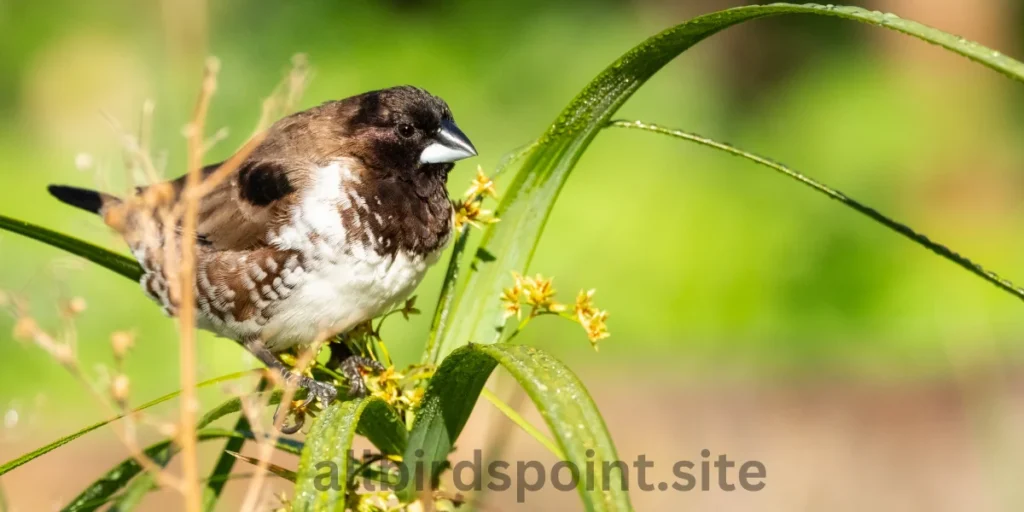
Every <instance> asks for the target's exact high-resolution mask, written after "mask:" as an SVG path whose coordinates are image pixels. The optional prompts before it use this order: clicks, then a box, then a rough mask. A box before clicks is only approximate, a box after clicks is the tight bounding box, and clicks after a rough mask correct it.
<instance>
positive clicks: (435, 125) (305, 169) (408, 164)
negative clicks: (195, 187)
mask: <svg viewBox="0 0 1024 512" xmlns="http://www.w3.org/2000/svg"><path fill="white" fill-rule="evenodd" d="M243 156H244V158H243ZM473 156H477V150H476V148H475V147H474V146H473V144H472V142H470V140H469V138H468V137H467V136H466V135H465V134H464V133H463V132H462V130H460V129H459V127H458V125H456V123H455V120H454V118H453V116H452V112H451V109H450V108H449V106H448V104H447V103H446V102H445V101H444V100H442V99H441V98H439V97H437V96H434V95H432V94H430V93H429V92H427V91H425V90H423V89H421V88H418V87H413V86H398V87H391V88H387V89H381V90H375V91H370V92H366V93H363V94H359V95H356V96H352V97H349V98H345V99H341V100H334V101H327V102H325V103H323V104H321V105H319V106H316V107H313V108H310V109H308V110H304V111H301V112H297V113H295V114H292V115H289V116H286V117H284V118H282V119H280V120H278V121H277V122H275V123H274V124H273V125H271V126H270V127H269V128H268V129H267V131H266V132H265V136H264V138H263V139H262V141H260V142H259V143H258V144H257V145H256V146H255V148H254V149H252V150H251V151H250V152H249V153H248V154H247V155H241V156H239V159H241V163H239V164H238V165H237V167H236V168H234V169H230V168H226V172H227V173H228V174H227V176H226V177H223V179H221V180H219V182H218V181H216V180H214V177H215V175H216V172H217V170H218V169H220V168H221V166H222V165H224V162H220V163H215V164H211V165H207V166H205V167H203V168H202V169H201V171H200V172H201V177H202V179H203V180H204V181H203V182H202V183H204V184H205V183H206V181H205V180H211V181H210V187H208V188H209V190H208V191H207V192H206V193H205V194H203V195H202V196H201V197H200V198H199V199H198V208H197V211H198V213H197V216H196V218H195V219H196V224H195V225H196V229H195V230H194V234H195V255H196V259H195V282H194V287H193V288H194V291H195V293H194V297H192V298H191V300H193V301H194V304H195V313H196V319H197V320H196V323H197V327H199V328H200V329H204V330H208V331H211V332H213V333H214V334H216V335H218V336H220V337H225V338H230V339H233V340H235V341H237V342H238V343H240V344H241V345H242V346H243V347H244V348H245V349H246V350H248V351H249V352H250V353H251V354H252V355H254V356H255V357H256V358H257V359H258V360H259V361H260V362H262V363H263V364H264V365H266V366H267V367H268V368H270V369H271V370H274V371H277V372H280V375H281V376H282V377H283V379H284V381H285V382H286V383H289V384H291V385H295V386H297V387H300V388H305V389H306V390H308V398H307V400H306V402H305V403H304V404H303V405H308V404H309V403H311V401H312V400H313V399H314V397H315V398H316V399H318V400H319V401H320V402H321V403H322V404H323V405H324V406H325V407H326V405H327V404H330V403H331V402H332V401H333V400H335V398H336V397H337V389H336V388H335V387H334V385H333V384H331V383H327V382H322V381H317V380H314V379H313V378H311V377H307V376H305V375H302V374H299V373H297V372H294V371H293V370H292V369H290V368H288V367H287V365H285V364H284V363H283V362H282V361H281V359H280V358H279V354H280V353H281V352H283V351H286V350H289V349H292V348H294V347H305V346H309V345H310V344H312V343H314V342H317V341H320V340H323V339H327V338H329V337H333V336H335V335H338V334H342V333H345V332H347V331H349V330H351V329H352V328H353V327H355V326H357V325H359V324H360V323H362V322H365V321H367V320H370V319H372V318H374V317H376V316H378V315H380V314H382V313H385V312H386V311H388V310H389V309H391V308H393V307H395V306H396V305H397V304H399V303H400V302H402V301H404V300H405V299H407V298H408V297H409V296H410V295H411V293H412V291H413V290H414V289H415V288H416V286H417V285H418V284H419V283H420V281H421V280H422V278H423V276H424V274H425V272H426V271H427V269H428V268H429V267H430V266H431V265H433V264H434V263H436V262H437V260H438V259H439V257H440V254H441V252H442V251H443V249H444V248H445V246H446V245H447V243H448V242H449V240H450V239H451V237H452V231H453V206H452V202H451V200H450V199H449V197H448V192H447V187H446V185H447V179H448V174H449V172H450V171H451V170H452V168H453V167H454V165H455V162H456V161H459V160H462V159H465V158H470V157H473ZM228 161H231V159H228V160H226V161H225V162H228ZM186 178H187V175H186V176H182V177H180V178H177V179H174V180H170V181H165V182H161V183H158V184H154V185H149V186H146V187H139V188H137V189H136V190H135V191H134V193H133V194H132V195H130V196H128V197H123V198H122V197H117V196H114V195H111V194H107V193H103V192H98V191H94V190H87V189H83V188H77V187H70V186H65V185H50V186H49V188H48V190H49V192H50V194H52V195H53V196H54V197H56V198H57V199H58V200H60V201H62V202H64V203H67V204H69V205H71V206H74V207H77V208H80V209H83V210H86V211H89V212H92V213H95V214H98V215H100V216H101V217H102V218H103V220H104V222H105V223H106V224H107V225H108V226H110V227H112V228H114V230H115V231H117V232H118V233H119V234H120V235H121V236H122V237H123V238H124V240H125V241H126V243H127V245H128V248H129V249H130V251H131V253H132V255H133V256H134V257H135V259H136V260H137V261H138V262H139V264H140V265H141V267H142V269H143V274H142V277H141V279H140V284H141V286H142V288H143V290H144V291H145V293H146V295H148V296H149V297H150V298H151V299H153V300H154V301H156V302H157V304H158V305H159V306H161V307H162V309H163V311H164V313H165V314H167V315H168V316H175V315H177V313H178V311H179V309H180V307H181V303H182V299H181V297H180V293H178V291H179V290H178V288H180V286H177V285H176V284H177V283H178V282H180V281H176V279H177V278H176V277H175V276H176V274H175V269H176V268H179V267H180V258H181V241H182V240H181V238H182V236H183V231H185V230H183V229H182V223H181V215H180V214H179V215H177V217H174V216H171V215H168V214H167V213H168V212H180V211H181V208H182V205H183V204H184V200H185V197H186V195H187V194H186V192H187V189H186ZM332 359H333V358H332ZM366 367H369V368H373V369H375V370H382V369H383V368H382V367H381V366H380V363H378V362H376V361H373V360H370V359H368V358H363V357H360V356H356V355H349V356H348V357H346V358H345V359H344V361H343V362H341V364H340V370H341V373H342V374H343V375H344V376H345V377H346V378H347V379H348V380H349V390H350V391H349V393H350V394H351V395H353V396H359V395H365V394H366V392H367V390H366V385H365V383H364V382H363V381H362V375H361V373H360V371H359V370H360V368H366Z"/></svg>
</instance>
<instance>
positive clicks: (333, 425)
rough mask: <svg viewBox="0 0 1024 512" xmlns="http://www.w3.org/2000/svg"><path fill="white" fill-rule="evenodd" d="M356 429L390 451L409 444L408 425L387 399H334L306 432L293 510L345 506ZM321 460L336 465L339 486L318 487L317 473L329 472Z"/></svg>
mask: <svg viewBox="0 0 1024 512" xmlns="http://www.w3.org/2000/svg"><path fill="white" fill-rule="evenodd" d="M357 433H358V434H361V435H365V436H366V437H367V438H369V439H370V441H371V442H372V443H373V444H374V445H375V446H376V447H377V448H379V449H380V450H381V451H382V452H383V453H385V454H388V455H399V454H401V453H402V452H403V451H404V450H405V448H406V442H407V432H406V430H405V425H404V424H403V423H402V422H401V420H400V419H399V417H398V414H397V413H396V412H395V410H394V409H392V408H391V406H389V405H388V404H387V402H385V401H384V400H381V399H380V398H376V397H367V398H357V399H355V400H348V401H344V402H335V403H334V404H332V405H331V406H330V407H328V408H327V410H325V411H324V412H322V413H321V414H320V415H319V416H317V418H316V420H315V421H314V422H313V426H312V427H311V428H310V431H309V434H308V435H307V436H306V447H305V449H303V450H302V459H301V460H300V461H299V471H298V473H299V479H298V482H297V483H296V485H295V499H294V501H293V503H292V509H293V510H295V511H297V512H303V511H317V512H319V511H325V510H336V511H339V512H343V511H344V510H345V495H346V493H347V491H348V481H349V480H350V479H351V476H352V475H350V474H349V471H350V470H351V469H352V468H350V467H349V465H350V461H351V457H350V453H351V451H352V441H353V440H354V439H355V435H356V434H357ZM322 462H331V463H333V464H334V465H335V467H336V468H337V470H338V472H337V478H338V479H337V482H336V483H337V484H338V485H337V486H333V485H332V486H329V488H328V489H326V490H320V489H318V488H317V483H318V482H317V475H318V474H325V472H326V470H322V469H321V468H318V467H317V465H318V464H320V463H322Z"/></svg>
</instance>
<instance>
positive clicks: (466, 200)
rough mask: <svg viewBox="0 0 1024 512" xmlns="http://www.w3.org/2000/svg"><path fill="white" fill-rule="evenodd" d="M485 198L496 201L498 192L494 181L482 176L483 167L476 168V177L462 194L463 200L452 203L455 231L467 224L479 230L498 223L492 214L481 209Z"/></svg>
mask: <svg viewBox="0 0 1024 512" xmlns="http://www.w3.org/2000/svg"><path fill="white" fill-rule="evenodd" d="M485 197H492V198H495V199H497V198H498V191H497V189H496V188H495V186H494V181H492V180H491V178H489V177H488V176H487V175H486V174H484V169H483V167H477V169H476V177H475V178H473V182H472V183H471V184H470V186H469V189H468V190H466V193H465V194H463V198H462V199H460V200H458V201H453V203H452V207H453V208H454V209H455V229H456V230H459V229H462V226H465V225H467V224H468V225H470V226H473V227H475V228H477V229H480V228H482V225H484V224H494V223H495V222H498V218H497V217H495V216H494V212H492V211H490V210H484V209H483V208H482V206H483V202H484V198H485Z"/></svg>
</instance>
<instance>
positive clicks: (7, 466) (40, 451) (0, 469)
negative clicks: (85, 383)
mask: <svg viewBox="0 0 1024 512" xmlns="http://www.w3.org/2000/svg"><path fill="white" fill-rule="evenodd" d="M251 373H252V372H248V371H246V372H237V373H232V374H229V375H224V376H221V377H217V378H214V379H210V380H206V381H203V382H200V383H199V384H198V385H197V387H200V388H202V387H206V386H210V385H213V384H219V383H221V382H227V381H230V380H235V379H240V378H242V377H245V376H247V375H250V374H251ZM180 394H181V391H175V392H173V393H168V394H166V395H164V396H161V397H159V398H157V399H155V400H151V401H149V402H146V403H144V404H142V405H140V406H139V407H137V408H136V409H135V412H138V411H143V410H146V409H149V408H150V407H153V406H154V405H158V404H161V403H163V402H166V401H168V400H170V399H172V398H175V397H177V396H178V395H180ZM124 417H125V415H124V414H120V415H118V416H115V417H113V418H110V419H108V420H103V421H100V422H97V423H93V424H92V425H89V426H88V427H85V428H83V429H81V430H79V431H77V432H75V433H73V434H70V435H66V436H64V437H62V438H60V439H58V440H56V441H54V442H52V443H50V444H48V445H46V446H43V447H40V448H37V449H35V450H32V451H31V452H29V453H26V454H24V455H22V456H20V457H18V458H16V459H14V460H11V461H8V462H6V463H4V464H3V465H2V466H0V475H3V474H4V473H7V472H8V471H11V470H12V469H14V468H16V467H18V466H21V465H22V464H25V463H26V462H29V461H32V460H33V459H36V458H39V457H41V456H43V455H46V454H47V453H50V452H52V451H53V450H56V449H57V448H60V447H61V446H64V445H66V444H68V443H70V442H71V441H74V440H75V439H78V438H79V437H82V436H84V435H85V434H88V433H89V432H92V431H93V430H96V429H98V428H100V427H102V426H104V425H107V424H109V423H112V422H115V421H117V420H119V419H121V418H124Z"/></svg>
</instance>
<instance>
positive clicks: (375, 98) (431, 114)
mask: <svg viewBox="0 0 1024 512" xmlns="http://www.w3.org/2000/svg"><path fill="white" fill-rule="evenodd" d="M340 107H341V108H342V110H343V111H344V114H347V115H343V116H341V119H343V122H344V123H345V124H346V126H345V132H346V134H347V135H348V138H349V139H350V140H352V141H354V142H355V145H357V146H358V149H356V151H355V153H357V156H359V157H360V158H362V159H363V161H364V162H365V163H366V164H367V165H368V166H370V167H373V168H375V169H376V170H378V171H385V172H386V173H389V174H390V173H400V174H406V175H407V176H404V177H405V178H412V179H414V180H415V179H416V178H419V177H420V176H421V175H424V174H425V175H429V176H433V177H440V178H441V179H442V181H443V180H444V179H445V178H446V177H447V174H448V171H449V170H451V168H452V166H453V162H455V161H457V160H462V159H463V158H469V157H472V156H476V154H477V152H476V148H474V147H473V144H472V143H471V142H470V141H469V139H468V138H467V137H466V135H465V134H464V133H462V130H460V129H459V127H458V126H456V124H455V120H454V119H453V118H452V111H451V109H449V108H448V104H447V103H445V102H444V100H442V99H441V98H438V97H437V96H433V95H431V94H430V93H428V92H427V91H424V90H423V89H419V88H417V87H412V86H400V87H392V88H390V89H382V90H379V91H371V92H368V93H365V94H360V95H359V96H353V97H351V98H348V99H345V100H342V101H341V102H340Z"/></svg>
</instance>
